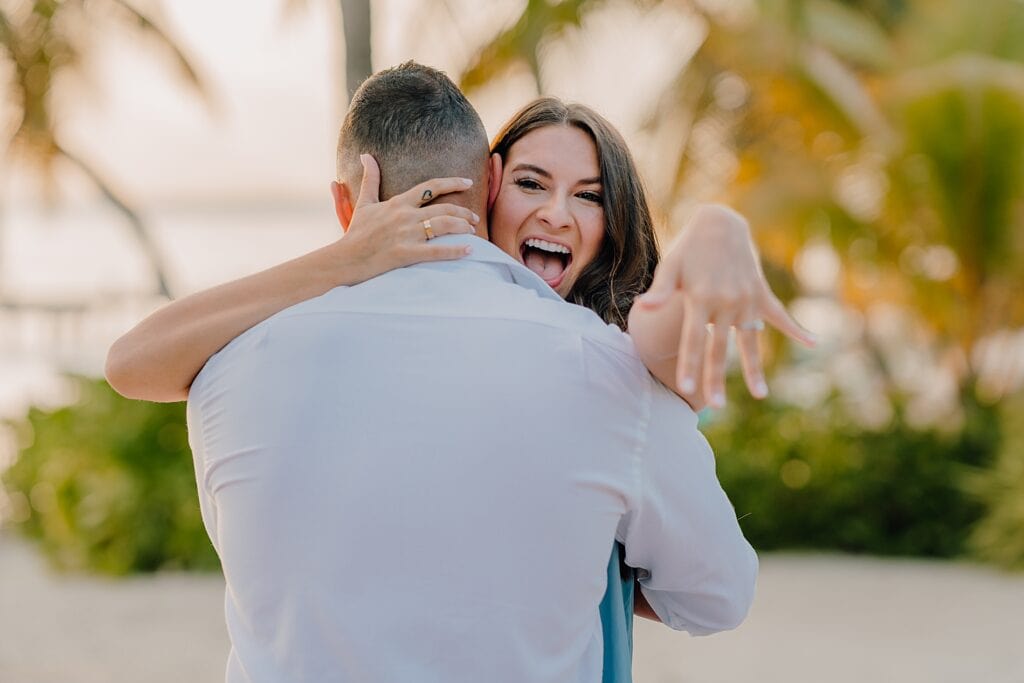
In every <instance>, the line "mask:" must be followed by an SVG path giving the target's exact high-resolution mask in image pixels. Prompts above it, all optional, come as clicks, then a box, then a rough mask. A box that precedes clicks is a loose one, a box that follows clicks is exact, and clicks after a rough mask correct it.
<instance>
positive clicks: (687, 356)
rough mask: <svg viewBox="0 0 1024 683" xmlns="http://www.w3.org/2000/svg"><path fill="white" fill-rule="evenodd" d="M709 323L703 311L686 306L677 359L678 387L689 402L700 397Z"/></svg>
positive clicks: (695, 307)
mask: <svg viewBox="0 0 1024 683" xmlns="http://www.w3.org/2000/svg"><path fill="white" fill-rule="evenodd" d="M707 322H708V316H707V313H706V312H705V311H704V310H703V309H701V308H698V307H697V306H692V305H685V304H684V312H683V329H682V332H681V333H680V335H679V356H678V357H677V359H676V385H677V387H678V389H679V393H680V394H682V396H683V398H685V399H687V400H691V399H693V400H696V399H697V398H698V396H699V391H698V389H699V387H700V381H699V380H700V377H701V361H702V360H703V359H704V346H705V338H706V337H707ZM691 405H692V402H691Z"/></svg>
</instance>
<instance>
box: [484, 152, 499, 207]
mask: <svg viewBox="0 0 1024 683" xmlns="http://www.w3.org/2000/svg"><path fill="white" fill-rule="evenodd" d="M501 172H502V165H501V155H500V154H498V153H497V152H495V153H494V154H492V155H491V159H490V162H489V163H488V164H487V213H490V212H491V209H493V208H494V200H496V199H497V198H498V190H500V189H501Z"/></svg>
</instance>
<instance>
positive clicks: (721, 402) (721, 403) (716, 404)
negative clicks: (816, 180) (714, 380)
mask: <svg viewBox="0 0 1024 683" xmlns="http://www.w3.org/2000/svg"><path fill="white" fill-rule="evenodd" d="M711 406H712V407H713V408H724V407H725V394H723V393H722V392H720V391H719V392H718V393H716V394H715V395H714V396H712V397H711Z"/></svg>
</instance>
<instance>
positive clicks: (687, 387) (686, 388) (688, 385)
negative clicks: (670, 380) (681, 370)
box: [679, 377, 697, 394]
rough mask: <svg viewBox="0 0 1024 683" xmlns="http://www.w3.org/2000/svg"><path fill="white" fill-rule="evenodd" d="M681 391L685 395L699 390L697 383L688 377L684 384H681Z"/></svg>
mask: <svg viewBox="0 0 1024 683" xmlns="http://www.w3.org/2000/svg"><path fill="white" fill-rule="evenodd" d="M679 389H680V391H682V392H683V393H684V394H692V393H693V392H694V391H696V389H697V383H696V382H694V381H693V380H692V379H691V378H689V377H687V378H685V379H683V381H682V382H680V383H679Z"/></svg>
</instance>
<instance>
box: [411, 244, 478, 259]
mask: <svg viewBox="0 0 1024 683" xmlns="http://www.w3.org/2000/svg"><path fill="white" fill-rule="evenodd" d="M472 251H473V248H472V247H470V246H468V245H464V244H456V245H448V244H428V245H427V246H425V247H423V249H422V251H421V252H420V253H421V254H422V256H423V258H421V259H419V260H420V261H454V260H455V259H460V258H462V257H463V256H467V255H468V254H469V253H470V252H472Z"/></svg>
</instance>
